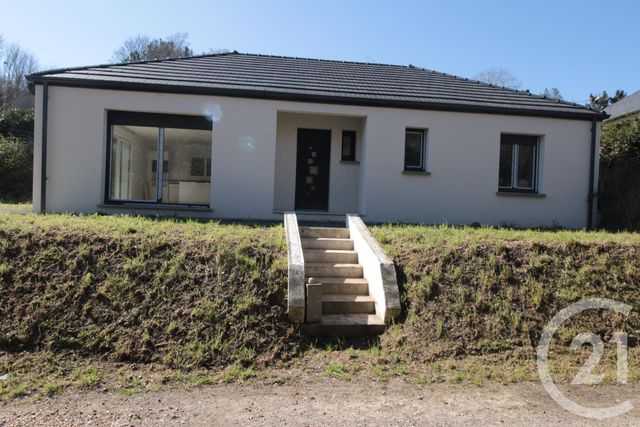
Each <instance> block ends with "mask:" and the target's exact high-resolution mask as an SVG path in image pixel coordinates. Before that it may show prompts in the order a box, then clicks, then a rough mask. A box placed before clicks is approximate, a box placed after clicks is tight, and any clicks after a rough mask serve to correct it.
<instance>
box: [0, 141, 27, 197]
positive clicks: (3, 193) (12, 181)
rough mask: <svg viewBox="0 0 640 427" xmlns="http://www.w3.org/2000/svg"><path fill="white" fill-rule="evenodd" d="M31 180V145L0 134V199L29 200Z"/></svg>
mask: <svg viewBox="0 0 640 427" xmlns="http://www.w3.org/2000/svg"><path fill="white" fill-rule="evenodd" d="M32 181H33V148H32V146H31V145H30V144H27V143H25V142H23V141H21V140H18V139H16V138H5V137H3V136H2V135H0V200H10V201H28V200H30V199H31V183H32Z"/></svg>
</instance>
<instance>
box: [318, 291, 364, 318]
mask: <svg viewBox="0 0 640 427" xmlns="http://www.w3.org/2000/svg"><path fill="white" fill-rule="evenodd" d="M323 291H324V289H323ZM375 312H376V306H375V301H374V300H373V298H371V297H370V296H368V295H326V294H323V295H322V314H373V313H375Z"/></svg>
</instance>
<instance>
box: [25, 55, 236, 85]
mask: <svg viewBox="0 0 640 427" xmlns="http://www.w3.org/2000/svg"><path fill="white" fill-rule="evenodd" d="M234 54H236V55H242V54H241V53H238V51H237V50H233V51H225V52H217V53H203V54H200V55H191V56H178V57H175V58H160V59H145V60H141V61H125V62H105V63H103V64H94V65H84V66H74V67H62V68H52V69H49V70H43V71H38V72H36V73H31V74H29V75H28V76H27V79H28V78H29V77H31V76H34V77H36V76H45V75H47V74H56V73H64V72H67V71H80V70H89V69H91V68H108V67H116V66H121V65H136V64H152V63H155V62H169V61H178V60H185V59H197V58H207V57H215V56H225V55H234Z"/></svg>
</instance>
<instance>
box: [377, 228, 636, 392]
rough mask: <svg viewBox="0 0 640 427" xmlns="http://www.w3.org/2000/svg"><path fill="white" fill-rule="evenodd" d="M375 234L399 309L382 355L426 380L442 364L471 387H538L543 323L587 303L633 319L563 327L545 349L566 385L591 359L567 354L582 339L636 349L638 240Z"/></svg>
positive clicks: (584, 318)
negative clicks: (397, 357)
mask: <svg viewBox="0 0 640 427" xmlns="http://www.w3.org/2000/svg"><path fill="white" fill-rule="evenodd" d="M374 234H375V235H376V237H377V238H378V239H379V241H380V242H381V243H382V244H383V246H384V247H385V249H386V250H387V252H388V253H389V255H390V256H391V257H392V258H393V259H394V261H395V263H396V268H397V269H398V275H399V282H400V284H401V286H402V291H401V294H402V298H403V306H404V313H403V319H401V324H400V325H398V326H396V327H395V328H392V329H391V330H389V331H388V332H387V333H386V334H385V335H384V336H383V337H382V340H383V348H386V349H388V350H390V351H395V352H398V353H400V354H403V355H404V359H405V360H412V361H418V362H423V363H424V364H426V365H427V366H429V367H430V368H433V369H430V370H429V371H433V372H429V374H430V377H431V378H433V377H438V376H439V371H440V368H441V367H440V366H439V365H440V362H442V363H443V366H448V367H450V368H451V369H449V371H450V372H449V375H450V376H451V375H453V377H459V376H462V378H463V379H468V380H472V381H475V380H477V379H480V380H482V379H487V378H488V379H491V378H494V379H500V380H519V379H532V380H535V379H537V372H536V365H535V347H536V346H537V344H538V340H539V338H540V335H541V333H542V330H543V328H544V326H545V324H546V323H547V322H548V321H549V320H550V319H551V318H552V317H553V316H554V315H556V314H557V313H558V312H559V311H560V310H561V309H563V308H565V307H567V306H568V305H570V304H571V303H573V302H576V301H579V300H581V299H583V298H611V299H615V300H620V301H622V302H624V303H626V304H629V305H631V306H632V307H634V310H633V311H631V313H630V315H629V316H628V317H626V318H622V317H620V316H616V315H612V313H611V312H610V311H606V310H604V311H600V312H596V311H593V310H590V311H588V312H585V313H583V314H581V315H578V316H576V317H575V318H573V319H572V320H571V321H568V322H567V323H565V324H563V326H562V327H561V328H560V329H559V330H558V332H557V333H556V335H555V337H556V338H557V340H556V341H554V342H555V344H556V345H555V346H552V347H551V350H552V354H556V356H557V357H556V358H555V361H556V364H555V369H556V371H558V372H559V373H560V374H561V376H562V377H564V378H565V379H568V378H571V377H572V376H573V375H575V373H576V372H577V368H578V367H579V366H580V363H582V362H584V361H585V357H586V356H588V355H589V354H590V352H591V348H590V347H586V348H585V349H584V351H582V352H575V351H571V350H568V346H569V345H570V344H571V341H572V339H573V337H574V336H575V335H577V334H578V333H580V332H585V331H588V332H593V333H595V334H599V335H601V336H602V337H603V339H609V338H610V337H611V334H612V332H614V331H616V330H625V331H626V332H627V333H629V344H630V345H632V346H635V345H636V343H637V340H638V334H639V332H640V315H639V313H638V311H637V310H636V308H638V307H640V256H639V251H640V235H638V234H629V233H617V234H613V233H605V232H596V233H592V232H583V231H582V232H581V231H533V230H507V229H498V230H496V229H491V228H478V229H476V228H452V227H418V226H381V227H375V228H374ZM606 350H607V351H606V353H605V358H603V362H602V363H601V366H599V368H601V369H603V370H604V371H605V373H606V374H607V375H608V379H610V378H611V375H612V374H613V375H615V346H613V345H607V346H606ZM633 351H635V350H633ZM576 356H577V357H576ZM631 359H632V358H631V357H630V375H632V376H637V375H638V374H640V366H639V365H638V361H637V358H635V360H631ZM605 362H606V363H605ZM459 368H460V369H463V370H466V372H465V373H462V372H459ZM553 368H554V366H552V369H553Z"/></svg>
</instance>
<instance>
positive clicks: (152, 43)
mask: <svg viewBox="0 0 640 427" xmlns="http://www.w3.org/2000/svg"><path fill="white" fill-rule="evenodd" d="M188 38H189V36H188V34H186V33H176V34H173V35H171V36H168V37H165V38H164V39H163V38H156V39H152V38H151V37H149V36H147V35H144V34H142V35H137V36H134V37H130V38H128V39H127V40H125V42H124V44H123V45H122V46H121V47H119V48H118V49H116V50H115V51H114V52H113V55H112V57H111V61H113V62H134V61H151V60H154V59H165V58H180V57H184V56H191V55H193V50H191V47H190V46H189V40H188Z"/></svg>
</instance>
